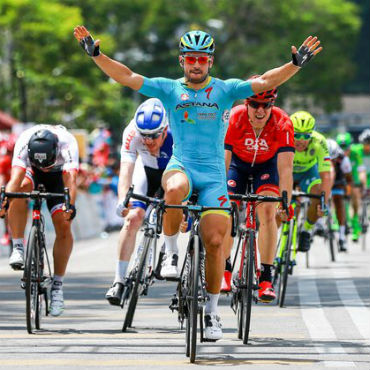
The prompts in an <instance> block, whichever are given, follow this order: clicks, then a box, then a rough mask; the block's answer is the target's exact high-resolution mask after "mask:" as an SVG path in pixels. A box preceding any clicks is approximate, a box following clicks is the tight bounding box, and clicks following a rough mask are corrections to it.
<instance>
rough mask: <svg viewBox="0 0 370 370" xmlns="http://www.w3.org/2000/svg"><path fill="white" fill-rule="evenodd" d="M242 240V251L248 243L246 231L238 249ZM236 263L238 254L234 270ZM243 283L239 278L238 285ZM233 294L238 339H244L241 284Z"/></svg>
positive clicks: (239, 243)
mask: <svg viewBox="0 0 370 370" xmlns="http://www.w3.org/2000/svg"><path fill="white" fill-rule="evenodd" d="M243 238H244V240H242V239H243ZM242 242H243V247H242V251H243V250H244V248H245V244H246V238H245V233H241V234H240V236H239V240H238V244H237V246H238V248H237V251H238V250H239V247H240V245H241V244H242ZM236 253H237V252H236ZM235 265H236V256H235V258H234V263H233V271H234V267H235ZM241 284H242V280H241V279H238V283H237V285H241ZM233 294H235V295H236V302H237V310H236V315H237V322H238V339H243V317H244V310H243V308H244V306H243V304H242V291H241V289H240V287H239V286H237V287H236V291H235V292H233Z"/></svg>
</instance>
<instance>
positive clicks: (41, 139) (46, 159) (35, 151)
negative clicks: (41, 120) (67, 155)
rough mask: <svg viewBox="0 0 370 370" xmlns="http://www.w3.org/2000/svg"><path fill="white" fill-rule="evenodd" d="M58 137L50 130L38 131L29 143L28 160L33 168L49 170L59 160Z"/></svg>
mask: <svg viewBox="0 0 370 370" xmlns="http://www.w3.org/2000/svg"><path fill="white" fill-rule="evenodd" d="M57 148H58V136H57V135H55V134H53V133H52V132H51V131H49V130H44V129H42V130H39V131H36V132H35V133H34V134H33V135H32V136H31V138H30V141H29V142H28V158H29V160H30V162H31V164H32V166H34V167H36V168H41V169H42V168H47V167H50V166H52V165H53V164H54V163H55V161H56V159H57Z"/></svg>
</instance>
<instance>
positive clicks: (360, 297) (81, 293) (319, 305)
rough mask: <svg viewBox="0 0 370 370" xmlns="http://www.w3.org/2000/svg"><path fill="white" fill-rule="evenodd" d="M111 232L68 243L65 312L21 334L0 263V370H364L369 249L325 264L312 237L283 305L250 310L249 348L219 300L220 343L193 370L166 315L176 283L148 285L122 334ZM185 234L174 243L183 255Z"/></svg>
mask: <svg viewBox="0 0 370 370" xmlns="http://www.w3.org/2000/svg"><path fill="white" fill-rule="evenodd" d="M117 238H118V234H117V233H114V234H110V235H109V237H108V238H105V239H103V238H99V239H91V240H86V241H83V242H78V243H76V245H75V247H74V251H73V255H72V257H71V261H70V264H69V269H68V275H67V277H66V279H65V284H64V292H65V303H66V310H65V312H64V314H63V316H61V317H59V318H52V317H47V318H44V319H43V322H42V328H43V330H41V331H39V332H38V333H36V334H33V335H29V334H27V332H26V328H25V325H26V320H25V300H24V291H23V290H21V288H20V284H19V279H20V272H13V271H11V270H10V268H9V267H8V265H7V258H6V256H5V253H4V251H2V254H1V256H0V303H1V304H0V368H1V369H16V368H22V369H23V368H27V369H40V368H41V369H51V368H52V369H58V368H67V367H68V369H81V368H86V369H90V368H92V369H94V368H100V369H103V368H104V369H106V368H107V369H108V368H112V367H125V368H139V369H140V368H144V367H146V368H156V369H161V368H176V369H182V368H188V367H189V366H197V367H209V366H212V365H216V366H222V367H226V366H232V368H235V369H239V368H240V369H241V368H243V369H245V368H246V366H248V367H247V368H248V369H254V368H256V369H286V368H287V367H289V368H291V369H297V368H302V369H317V368H326V367H329V368H333V369H341V368H355V369H369V368H370V356H369V338H370V317H369V311H370V309H369V301H370V297H369V295H370V285H369V267H368V266H369V262H370V261H369V251H370V246H369V248H368V251H367V252H362V251H361V247H360V244H353V243H351V244H350V248H349V253H346V254H341V255H339V256H338V261H337V262H335V263H331V262H329V253H328V247H327V246H326V245H325V244H324V242H323V240H322V239H315V243H314V245H313V248H312V250H311V252H310V268H308V269H307V268H306V267H305V260H304V257H303V256H299V259H298V266H297V267H296V268H295V271H294V275H293V276H290V277H289V287H288V291H287V297H286V307H285V308H279V307H277V306H276V305H263V304H258V305H255V306H253V311H252V324H251V334H250V344H249V345H247V346H245V345H243V344H242V343H241V341H240V340H238V339H237V334H236V317H235V315H234V313H233V311H232V310H231V308H230V296H222V298H221V299H220V316H221V317H222V323H223V329H224V330H223V331H224V338H223V339H222V340H220V341H218V342H216V343H204V344H199V346H198V356H197V361H196V365H190V364H189V361H188V359H187V358H186V357H185V354H184V343H185V334H184V331H180V330H179V326H178V323H177V316H176V314H175V313H172V312H171V311H170V310H169V309H168V305H169V303H170V298H171V296H172V294H173V293H174V292H175V284H174V283H168V282H156V283H155V284H154V285H153V286H152V287H151V289H150V291H149V296H148V297H143V298H142V299H141V300H140V301H139V303H138V309H137V312H136V315H135V318H134V328H133V329H132V330H130V331H129V332H127V333H122V332H121V327H122V323H123V311H122V310H121V309H120V308H119V307H113V306H109V304H108V303H107V302H106V301H105V299H104V295H105V292H106V290H107V289H108V287H109V285H110V284H111V282H112V278H113V276H114V266H115V256H116V243H117ZM185 241H186V236H182V238H181V243H180V244H181V246H182V247H184V245H185Z"/></svg>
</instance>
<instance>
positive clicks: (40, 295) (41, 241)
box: [35, 234, 47, 329]
mask: <svg viewBox="0 0 370 370" xmlns="http://www.w3.org/2000/svg"><path fill="white" fill-rule="evenodd" d="M38 241H39V249H38V253H37V254H38V258H37V260H38V266H39V267H38V278H39V279H38V280H39V283H38V299H37V302H36V303H37V309H36V318H35V326H36V329H41V317H42V305H43V299H44V301H45V305H46V304H47V299H45V297H46V295H47V290H46V288H45V287H44V288H42V287H41V282H42V279H43V278H44V276H43V275H44V266H45V265H44V262H45V261H44V259H45V254H46V253H47V251H46V247H45V239H44V238H43V237H42V234H41V235H40V234H39V237H38ZM46 311H47V307H46Z"/></svg>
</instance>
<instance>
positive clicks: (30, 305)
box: [24, 226, 40, 334]
mask: <svg viewBox="0 0 370 370" xmlns="http://www.w3.org/2000/svg"><path fill="white" fill-rule="evenodd" d="M38 266H39V263H38V239H37V228H36V226H32V228H31V232H30V236H29V239H28V243H27V255H26V263H25V270H24V278H25V289H26V320H27V331H28V333H30V334H32V333H33V331H34V329H35V328H36V327H37V326H39V324H40V322H39V321H38V323H36V317H37V316H39V315H40V313H39V312H38V310H39V309H40V305H39V304H38V300H39V291H38V282H37V280H38V270H39V269H38Z"/></svg>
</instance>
